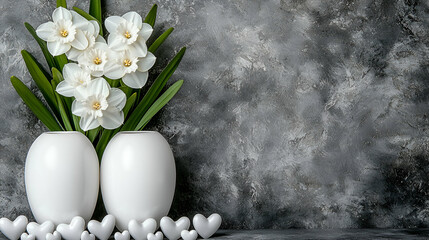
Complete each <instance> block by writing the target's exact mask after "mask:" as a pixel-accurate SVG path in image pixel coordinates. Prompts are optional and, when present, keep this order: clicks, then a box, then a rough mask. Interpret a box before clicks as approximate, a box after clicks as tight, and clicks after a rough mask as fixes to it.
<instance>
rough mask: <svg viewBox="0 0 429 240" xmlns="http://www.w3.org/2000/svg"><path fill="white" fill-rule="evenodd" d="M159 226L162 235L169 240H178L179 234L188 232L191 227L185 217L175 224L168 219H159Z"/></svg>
mask: <svg viewBox="0 0 429 240" xmlns="http://www.w3.org/2000/svg"><path fill="white" fill-rule="evenodd" d="M160 226H161V229H162V232H163V233H164V235H165V236H166V237H167V238H168V239H170V240H177V239H179V238H180V233H181V232H182V231H183V230H188V229H189V227H190V226H191V221H190V220H189V218H187V217H181V218H179V220H177V221H176V222H174V221H173V219H171V218H169V217H167V216H166V217H163V218H161V222H160Z"/></svg>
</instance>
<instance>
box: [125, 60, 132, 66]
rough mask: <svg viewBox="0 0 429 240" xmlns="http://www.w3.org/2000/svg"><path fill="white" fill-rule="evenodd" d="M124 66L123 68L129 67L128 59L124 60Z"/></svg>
mask: <svg viewBox="0 0 429 240" xmlns="http://www.w3.org/2000/svg"><path fill="white" fill-rule="evenodd" d="M124 66H125V67H129V66H131V61H130V59H125V60H124Z"/></svg>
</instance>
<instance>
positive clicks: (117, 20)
mask: <svg viewBox="0 0 429 240" xmlns="http://www.w3.org/2000/svg"><path fill="white" fill-rule="evenodd" d="M123 21H125V19H124V18H122V17H119V16H111V17H108V18H106V20H105V21H104V26H105V27H106V29H107V31H108V32H109V33H114V32H116V29H117V28H118V25H119V24H121V22H123Z"/></svg>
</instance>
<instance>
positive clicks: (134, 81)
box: [122, 71, 149, 88]
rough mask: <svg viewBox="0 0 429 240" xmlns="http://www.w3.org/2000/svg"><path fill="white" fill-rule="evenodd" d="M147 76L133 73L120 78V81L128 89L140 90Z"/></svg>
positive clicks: (146, 73) (137, 72) (141, 73)
mask: <svg viewBox="0 0 429 240" xmlns="http://www.w3.org/2000/svg"><path fill="white" fill-rule="evenodd" d="M148 76H149V73H148V72H139V71H136V72H133V73H129V74H126V75H125V76H123V77H122V81H123V82H124V83H125V84H126V85H127V86H128V87H130V88H142V87H143V86H144V85H145V84H146V82H147V78H148Z"/></svg>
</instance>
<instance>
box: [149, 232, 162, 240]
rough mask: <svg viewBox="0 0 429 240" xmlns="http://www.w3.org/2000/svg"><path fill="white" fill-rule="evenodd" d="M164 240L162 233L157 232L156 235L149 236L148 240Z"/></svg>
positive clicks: (150, 234)
mask: <svg viewBox="0 0 429 240" xmlns="http://www.w3.org/2000/svg"><path fill="white" fill-rule="evenodd" d="M162 239H164V235H163V234H162V232H160V231H158V232H156V233H155V234H153V233H148V234H147V240H162Z"/></svg>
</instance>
